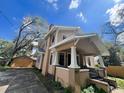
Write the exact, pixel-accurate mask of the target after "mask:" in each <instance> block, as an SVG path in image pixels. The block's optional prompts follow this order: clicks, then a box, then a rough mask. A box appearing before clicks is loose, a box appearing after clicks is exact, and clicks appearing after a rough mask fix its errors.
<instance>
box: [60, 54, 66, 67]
mask: <svg viewBox="0 0 124 93" xmlns="http://www.w3.org/2000/svg"><path fill="white" fill-rule="evenodd" d="M64 59H65V57H64V53H60V54H59V64H60V65H61V66H64Z"/></svg>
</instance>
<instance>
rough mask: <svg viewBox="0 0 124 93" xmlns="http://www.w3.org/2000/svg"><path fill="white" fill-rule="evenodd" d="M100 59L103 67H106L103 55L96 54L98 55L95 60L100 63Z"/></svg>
mask: <svg viewBox="0 0 124 93" xmlns="http://www.w3.org/2000/svg"><path fill="white" fill-rule="evenodd" d="M98 60H99V62H100V65H101V66H102V67H105V66H104V62H103V59H102V57H101V56H100V55H98V56H96V57H95V58H94V62H96V63H97V64H98Z"/></svg>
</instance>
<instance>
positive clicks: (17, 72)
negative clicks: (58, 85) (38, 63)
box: [0, 69, 48, 93]
mask: <svg viewBox="0 0 124 93" xmlns="http://www.w3.org/2000/svg"><path fill="white" fill-rule="evenodd" d="M0 93H48V91H47V89H46V88H45V86H44V85H43V83H41V82H40V81H39V79H38V77H37V76H36V75H35V73H34V72H32V70H31V69H8V70H6V71H0Z"/></svg>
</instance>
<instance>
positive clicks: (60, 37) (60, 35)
mask: <svg viewBox="0 0 124 93" xmlns="http://www.w3.org/2000/svg"><path fill="white" fill-rule="evenodd" d="M76 32H77V31H73V30H62V31H59V33H58V36H57V41H58V42H60V41H62V40H63V35H64V36H66V38H68V37H70V36H74V34H75V33H76Z"/></svg>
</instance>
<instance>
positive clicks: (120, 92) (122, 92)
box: [111, 89, 124, 93]
mask: <svg viewBox="0 0 124 93" xmlns="http://www.w3.org/2000/svg"><path fill="white" fill-rule="evenodd" d="M111 93H124V89H115V90H113V91H112V92H111Z"/></svg>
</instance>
